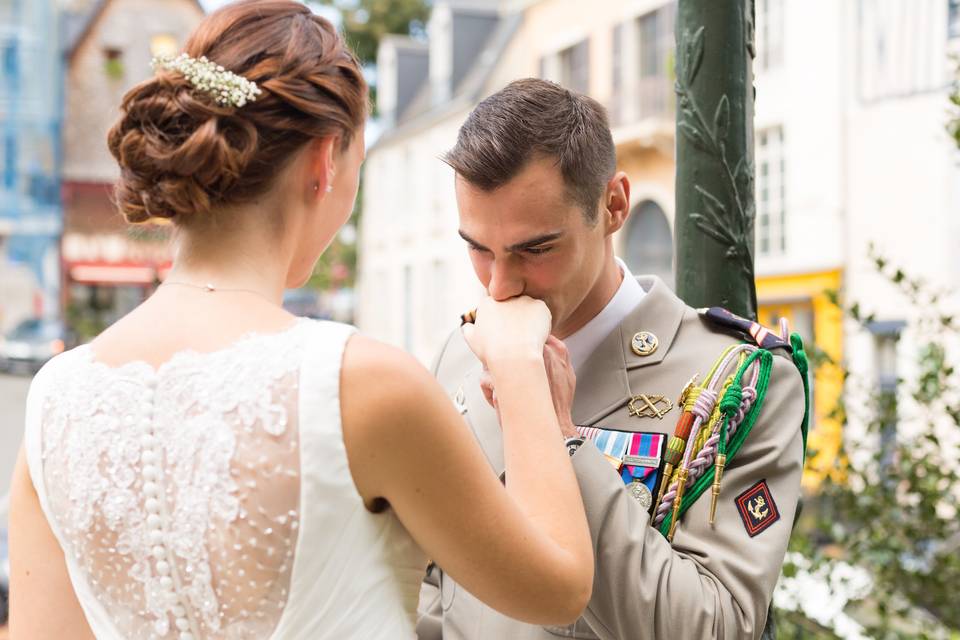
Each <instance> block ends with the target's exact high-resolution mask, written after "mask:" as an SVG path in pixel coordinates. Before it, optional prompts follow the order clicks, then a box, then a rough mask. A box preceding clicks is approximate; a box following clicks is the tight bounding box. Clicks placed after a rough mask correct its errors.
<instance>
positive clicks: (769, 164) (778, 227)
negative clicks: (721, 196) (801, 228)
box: [756, 127, 787, 256]
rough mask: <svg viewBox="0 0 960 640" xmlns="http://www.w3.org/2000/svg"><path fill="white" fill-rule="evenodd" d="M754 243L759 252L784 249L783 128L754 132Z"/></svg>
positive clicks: (785, 245)
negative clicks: (756, 133) (755, 239)
mask: <svg viewBox="0 0 960 640" xmlns="http://www.w3.org/2000/svg"><path fill="white" fill-rule="evenodd" d="M756 155H757V158H756V163H757V230H756V233H757V245H758V253H759V254H760V255H762V256H769V255H776V254H782V253H785V252H786V250H787V211H786V162H785V159H784V154H783V129H782V128H781V127H774V128H771V129H766V130H764V131H761V132H760V133H759V134H758V135H757V153H756Z"/></svg>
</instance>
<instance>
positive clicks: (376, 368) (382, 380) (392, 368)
mask: <svg viewBox="0 0 960 640" xmlns="http://www.w3.org/2000/svg"><path fill="white" fill-rule="evenodd" d="M424 379H427V380H432V376H431V375H430V372H429V371H427V369H426V368H425V367H424V366H423V365H422V364H420V362H418V361H417V359H416V358H414V357H413V356H412V355H410V354H409V353H407V352H406V351H404V350H403V349H399V348H397V347H394V346H391V345H389V344H386V343H384V342H380V341H379V340H375V339H373V338H371V337H369V336H365V335H363V334H359V333H358V334H354V335H353V336H352V337H351V338H350V341H349V342H348V343H347V346H346V349H345V351H344V354H343V383H344V385H346V384H349V383H353V382H358V383H360V384H362V385H363V386H366V387H370V388H374V387H381V386H386V387H399V388H405V387H409V386H410V385H411V384H414V385H415V384H416V383H415V382H414V381H420V383H421V384H422V381H423V380H424Z"/></svg>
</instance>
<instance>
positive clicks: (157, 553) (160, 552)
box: [152, 544, 167, 560]
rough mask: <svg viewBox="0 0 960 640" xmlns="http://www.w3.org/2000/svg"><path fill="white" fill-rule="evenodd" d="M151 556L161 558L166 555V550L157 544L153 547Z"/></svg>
mask: <svg viewBox="0 0 960 640" xmlns="http://www.w3.org/2000/svg"><path fill="white" fill-rule="evenodd" d="M152 553H153V557H154V558H156V559H157V560H161V559H163V558H165V557H166V556H167V550H166V549H164V548H163V547H162V546H160V545H159V544H158V545H157V546H155V547H154V548H153V552H152Z"/></svg>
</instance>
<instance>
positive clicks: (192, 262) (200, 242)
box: [165, 216, 290, 304]
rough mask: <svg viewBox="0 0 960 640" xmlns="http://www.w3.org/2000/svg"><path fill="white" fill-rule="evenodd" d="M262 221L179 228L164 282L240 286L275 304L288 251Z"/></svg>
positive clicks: (283, 281)
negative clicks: (226, 225) (172, 258)
mask: <svg viewBox="0 0 960 640" xmlns="http://www.w3.org/2000/svg"><path fill="white" fill-rule="evenodd" d="M244 217H246V216H244ZM238 218H240V217H239V216H238ZM235 219H237V218H235ZM241 219H242V218H241ZM247 219H248V220H249V217H247ZM266 226H267V225H265V224H254V223H250V222H248V223H247V224H243V225H232V226H231V227H230V228H229V229H225V228H223V227H220V228H215V227H214V226H213V225H209V226H207V227H205V228H192V229H183V230H181V231H180V232H179V233H178V234H177V239H176V249H175V257H174V261H173V268H172V269H171V271H170V273H169V274H168V276H167V278H166V280H165V281H166V282H180V283H185V284H192V285H198V286H206V285H207V284H210V285H213V286H214V287H216V288H217V289H246V290H251V291H255V292H257V293H259V294H260V295H261V296H263V297H264V298H266V299H268V300H273V301H276V303H277V304H280V303H281V301H282V298H283V291H284V288H285V286H286V280H287V272H288V270H289V268H290V265H289V260H288V259H287V258H286V256H288V255H289V252H288V251H285V250H284V246H283V245H284V242H283V234H281V233H280V230H279V229H267V228H265V227H266Z"/></svg>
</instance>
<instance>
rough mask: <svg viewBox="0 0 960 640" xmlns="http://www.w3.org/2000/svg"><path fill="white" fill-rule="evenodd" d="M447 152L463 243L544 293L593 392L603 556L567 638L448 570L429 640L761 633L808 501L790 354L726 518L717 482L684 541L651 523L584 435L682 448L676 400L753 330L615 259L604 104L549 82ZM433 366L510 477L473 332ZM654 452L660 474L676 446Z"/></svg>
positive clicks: (484, 271)
mask: <svg viewBox="0 0 960 640" xmlns="http://www.w3.org/2000/svg"><path fill="white" fill-rule="evenodd" d="M445 160H446V161H447V163H449V164H450V165H451V166H452V167H453V168H454V170H455V171H456V194H457V204H458V207H459V213H460V235H461V236H462V237H463V239H464V241H465V242H466V243H467V247H468V251H469V253H470V258H471V260H472V262H473V267H474V270H475V272H476V274H477V277H478V278H479V279H480V281H481V283H482V284H483V285H484V287H486V289H487V292H488V293H489V295H491V296H492V297H494V298H496V299H506V298H510V297H513V296H517V295H521V294H524V295H530V296H533V297H535V298H540V299H542V300H544V301H545V302H546V303H547V306H548V307H549V308H550V310H551V312H552V313H553V323H554V324H553V334H554V335H555V336H557V337H558V338H560V339H561V340H563V341H564V343H565V344H566V347H567V349H568V351H569V354H570V360H571V362H572V365H573V367H574V369H575V371H576V376H577V389H576V394H575V398H574V401H573V408H572V419H567V420H563V419H561V423H562V428H563V431H564V437H565V438H567V443H568V448H569V449H570V451H571V455H572V461H573V466H574V469H575V471H576V475H577V478H578V481H579V484H580V493H581V495H582V497H583V501H584V504H585V506H586V511H587V517H588V520H589V525H590V532H591V536H592V539H593V543H594V548H595V553H596V562H597V564H596V578H595V581H594V586H593V596H592V599H591V601H590V604H589V606H588V608H587V610H586V612H585V613H584V616H583V618H582V619H581V620H579V621H577V623H576V624H574V625H572V626H570V627H565V628H541V627H537V626H533V625H528V624H525V623H522V622H518V621H515V620H511V619H509V618H507V617H505V616H503V615H500V614H499V613H497V612H496V611H494V610H492V609H490V608H488V607H486V606H484V605H483V604H481V603H480V602H479V601H478V600H477V599H476V598H474V597H473V596H472V595H471V594H470V593H468V592H466V591H465V590H464V589H463V588H462V587H460V586H458V585H457V584H456V583H454V582H453V580H452V579H451V578H450V577H449V576H447V575H446V574H444V573H443V571H442V567H432V569H431V571H430V573H429V574H428V576H427V579H426V580H425V582H424V585H423V589H422V593H421V602H420V619H419V623H418V634H419V638H420V640H434V639H439V638H443V639H444V640H461V639H463V640H489V639H494V640H500V639H509V640H534V639H536V640H547V639H550V638H556V637H565V638H603V639H605V640H606V639H609V640H635V639H636V640H645V639H649V638H664V639H666V638H676V639H680V638H758V637H759V636H760V634H761V632H762V630H763V628H764V623H765V621H766V618H767V610H768V605H769V603H770V600H771V597H772V594H773V588H774V585H775V583H776V580H777V577H778V575H779V572H780V566H781V563H782V561H783V557H784V553H785V551H786V548H787V541H788V539H789V537H790V529H791V525H792V522H793V518H794V511H795V508H796V505H797V498H798V496H799V491H800V474H801V468H802V460H803V452H802V446H803V445H802V438H801V428H800V425H801V422H802V421H803V418H804V410H805V400H804V390H803V385H802V382H801V377H800V375H799V374H798V372H797V369H796V368H795V367H794V364H793V362H792V361H791V359H790V355H789V353H788V349H786V348H782V347H781V348H777V347H775V348H773V351H774V353H775V354H776V355H775V356H774V357H773V367H772V373H771V377H770V383H769V388H768V391H767V392H766V397H765V399H764V401H763V404H762V406H761V408H760V410H759V418H758V419H757V421H756V423H755V424H754V425H753V428H752V430H751V431H750V433H749V436H748V437H747V439H746V440H745V442H744V444H743V445H742V448H741V449H740V450H739V452H738V453H737V454H736V457H735V458H732V459H731V460H730V462H729V463H728V465H727V469H726V473H725V474H724V475H723V479H722V489H721V492H720V495H719V499H718V501H717V504H716V518H715V522H714V524H710V513H709V512H710V501H711V496H710V491H709V490H707V492H706V493H705V494H704V495H703V496H701V497H700V498H699V499H698V500H696V501H695V502H694V503H693V504H692V506H691V507H690V508H689V510H688V511H687V512H686V513H685V514H684V515H683V517H682V518H680V519H679V526H678V527H677V529H676V532H675V535H674V537H673V539H672V543H671V542H669V541H668V540H667V538H666V537H665V536H664V535H663V534H661V533H660V531H658V530H657V529H655V528H654V527H652V526H651V523H650V519H651V515H650V511H649V508H648V505H649V504H650V499H651V493H652V492H651V491H649V490H647V489H645V488H643V487H640V486H639V485H638V484H631V483H627V484H626V485H625V482H624V479H623V477H622V476H621V470H620V469H619V468H618V467H617V461H616V460H611V458H610V457H608V456H605V455H604V453H602V452H601V451H600V450H599V449H598V448H597V446H595V444H594V443H593V442H592V441H590V440H589V439H588V440H586V441H582V440H581V439H580V435H581V434H580V433H579V432H578V431H577V428H576V427H575V426H574V425H577V426H580V427H598V428H601V429H604V430H610V431H611V432H613V433H616V432H627V435H628V437H634V436H633V433H642V434H649V435H645V436H636V437H637V438H641V437H643V438H647V439H646V440H638V441H642V442H651V443H652V442H656V443H661V442H666V440H667V438H668V437H669V435H670V434H672V433H673V431H674V425H675V424H676V423H677V419H678V417H679V416H680V414H681V411H682V407H677V406H672V405H673V401H675V400H676V398H677V397H678V396H679V395H680V393H681V390H682V389H683V388H684V387H685V385H686V383H687V382H688V381H689V380H690V378H691V376H693V375H694V374H695V373H699V374H700V380H703V379H704V377H705V376H706V374H707V372H708V370H709V369H710V367H711V365H712V364H713V363H714V361H715V360H716V359H717V358H718V356H719V355H721V353H722V352H723V351H724V349H725V348H727V347H729V346H730V345H734V344H737V343H740V342H743V341H744V340H749V339H750V338H749V336H747V335H745V334H739V333H736V332H735V331H733V330H731V327H730V326H720V324H718V323H716V322H714V321H710V320H707V319H705V318H701V316H700V315H698V313H697V311H695V310H693V309H691V308H690V307H688V306H686V305H685V304H684V303H683V302H682V301H681V300H679V299H678V298H677V297H676V296H675V295H674V294H673V292H672V291H670V289H669V288H668V287H667V286H666V285H665V284H664V283H663V282H662V281H661V280H659V279H658V278H656V277H652V276H640V277H636V278H635V277H634V276H633V275H632V274H631V273H630V272H629V270H628V269H627V267H626V265H625V264H624V263H623V262H621V261H620V260H619V259H617V258H616V257H615V256H614V253H613V242H612V235H613V233H614V232H616V231H617V230H619V229H620V228H621V227H622V226H623V225H624V222H625V221H626V218H627V215H628V213H629V210H630V185H629V182H628V181H627V177H626V175H625V174H624V173H622V172H617V171H616V157H615V150H614V145H613V140H612V137H611V134H610V129H609V126H608V123H607V118H606V114H605V112H604V110H603V108H602V107H601V106H600V105H599V104H597V103H596V102H595V101H594V100H592V99H590V98H588V97H586V96H582V95H578V94H576V93H573V92H570V91H568V90H566V89H564V88H562V87H560V86H558V85H556V84H553V83H549V82H546V81H542V80H535V79H527V80H520V81H516V82H513V83H512V84H510V85H509V86H507V87H506V88H505V89H503V90H502V91H500V92H498V93H496V94H494V95H492V96H490V97H489V98H487V99H486V100H484V101H483V102H481V103H480V104H479V105H478V106H477V108H476V109H475V110H474V111H473V112H472V113H471V114H470V116H469V117H468V119H467V121H466V123H465V124H464V125H463V127H462V128H461V129H460V133H459V137H458V140H457V144H456V146H455V147H454V148H453V149H452V150H451V151H450V152H449V153H448V154H447V156H446V158H445ZM765 344H766V345H767V346H770V344H771V343H770V342H769V340H768V341H765ZM774 344H779V341H778V340H774ZM434 373H435V375H436V376H437V378H438V379H439V381H440V382H441V384H442V385H443V386H444V387H445V389H446V390H447V392H448V393H449V394H450V397H451V398H452V399H453V401H454V402H455V403H456V405H457V406H458V407H459V409H460V411H461V413H462V414H463V416H464V418H465V419H466V420H467V422H468V423H469V424H470V427H471V428H472V429H473V432H474V434H475V435H476V437H477V439H478V440H479V442H480V444H481V446H482V447H483V449H484V451H485V453H486V455H487V458H488V459H489V461H490V465H491V466H492V467H493V470H494V471H495V472H496V473H497V474H502V472H503V470H504V461H503V450H502V446H503V443H502V440H501V433H500V427H499V425H498V424H497V417H496V414H495V412H494V410H493V409H492V408H491V407H490V406H489V405H488V403H487V402H486V400H485V398H484V395H483V392H482V391H481V388H480V377H481V374H482V371H481V365H480V363H479V362H478V361H477V360H476V358H475V357H474V356H473V354H472V353H471V352H470V350H469V349H468V348H467V346H466V344H465V343H464V341H463V339H462V337H461V334H460V331H454V332H453V333H452V334H451V336H450V338H449V339H448V340H447V343H446V344H445V346H444V347H443V351H442V352H441V354H440V356H439V358H438V360H437V361H436V363H435V366H434ZM661 396H662V398H661ZM678 404H679V403H678ZM668 405H669V406H668ZM586 433H587V434H590V433H591V432H589V431H586ZM592 433H594V434H596V433H598V432H596V431H594V432H592ZM601 433H602V432H601ZM597 442H598V443H599V442H600V440H597ZM650 452H652V453H653V458H655V461H654V463H651V464H652V466H653V467H656V464H655V463H660V462H662V456H663V451H662V449H660V448H659V447H654V448H651V449H650ZM654 471H655V472H656V469H654ZM543 472H544V473H550V469H548V468H545V469H544V470H543ZM659 472H660V473H662V464H661V468H660V471H659ZM507 481H509V479H507ZM653 491H656V489H654V490H653ZM758 499H762V500H763V503H762V504H761V503H759V502H758ZM761 507H762V508H761ZM503 579H504V580H509V579H510V576H509V575H504V576H503Z"/></svg>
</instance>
